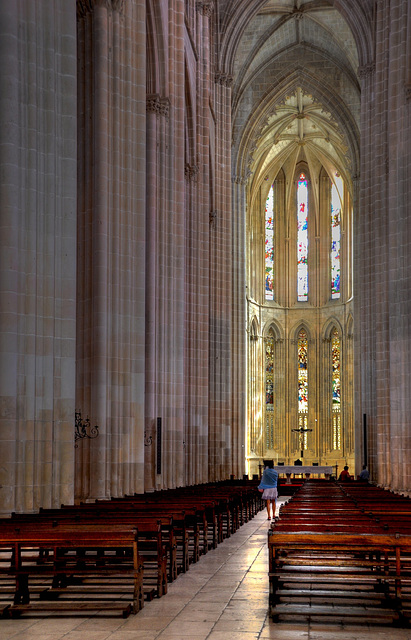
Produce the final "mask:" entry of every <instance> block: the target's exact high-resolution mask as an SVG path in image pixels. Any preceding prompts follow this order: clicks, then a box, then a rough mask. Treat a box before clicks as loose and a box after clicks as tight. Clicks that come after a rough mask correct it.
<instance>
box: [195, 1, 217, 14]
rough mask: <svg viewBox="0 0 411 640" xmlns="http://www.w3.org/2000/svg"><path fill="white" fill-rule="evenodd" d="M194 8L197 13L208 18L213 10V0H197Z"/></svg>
mask: <svg viewBox="0 0 411 640" xmlns="http://www.w3.org/2000/svg"><path fill="white" fill-rule="evenodd" d="M196 9H197V11H198V13H201V14H202V15H203V16H205V17H206V18H210V17H211V16H212V14H213V12H214V9H215V7H214V0H198V1H197V3H196Z"/></svg>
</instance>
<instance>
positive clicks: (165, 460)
mask: <svg viewBox="0 0 411 640" xmlns="http://www.w3.org/2000/svg"><path fill="white" fill-rule="evenodd" d="M169 27H170V28H169V31H168V40H167V44H168V55H167V56H166V61H165V64H167V69H166V71H165V76H166V78H167V82H166V86H165V87H164V91H165V96H166V97H167V98H168V100H169V102H170V109H169V121H168V122H167V126H166V127H165V129H164V135H163V136H162V141H161V145H162V146H161V145H160V160H159V163H160V166H159V171H160V173H159V175H160V179H161V188H160V195H159V200H158V209H157V211H158V217H157V227H156V233H157V248H158V260H159V261H158V265H157V269H158V271H157V279H156V282H155V287H156V331H157V338H156V363H155V366H156V372H155V376H156V395H157V411H158V413H157V417H158V418H161V434H162V435H161V450H160V449H158V451H157V456H158V464H157V466H158V469H157V470H158V471H159V472H160V473H158V474H156V483H157V487H158V488H163V487H175V486H182V485H183V484H184V426H183V425H184V415H183V414H184V261H185V253H184V196H185V186H184V2H183V0H175V2H173V3H170V8H169ZM165 96H164V97H165Z"/></svg>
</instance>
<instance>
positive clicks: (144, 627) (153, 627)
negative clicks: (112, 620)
mask: <svg viewBox="0 0 411 640" xmlns="http://www.w3.org/2000/svg"><path fill="white" fill-rule="evenodd" d="M173 620H175V617H174V616H173V617H171V616H168V615H161V616H155V617H150V618H143V617H140V615H139V614H137V615H136V616H133V617H132V618H128V619H127V623H126V624H124V626H123V629H125V630H126V631H133V630H135V629H138V630H141V631H157V632H160V631H162V630H163V629H165V627H167V625H169V624H170V622H173ZM86 640H88V638H86Z"/></svg>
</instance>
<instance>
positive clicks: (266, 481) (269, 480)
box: [258, 467, 278, 489]
mask: <svg viewBox="0 0 411 640" xmlns="http://www.w3.org/2000/svg"><path fill="white" fill-rule="evenodd" d="M277 479H278V473H277V471H275V469H270V468H269V467H267V469H264V472H263V477H262V478H261V482H260V484H259V485H258V488H259V489H275V487H276V486H277Z"/></svg>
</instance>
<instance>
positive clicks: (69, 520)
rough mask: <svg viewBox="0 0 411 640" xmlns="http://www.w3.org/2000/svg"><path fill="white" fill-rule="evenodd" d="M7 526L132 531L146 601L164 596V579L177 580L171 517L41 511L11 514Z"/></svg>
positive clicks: (166, 580) (165, 591)
mask: <svg viewBox="0 0 411 640" xmlns="http://www.w3.org/2000/svg"><path fill="white" fill-rule="evenodd" d="M11 522H13V523H18V525H19V526H21V525H22V524H23V523H25V524H26V525H27V526H30V525H31V526H33V527H34V526H37V524H39V523H41V522H47V523H49V525H50V524H51V526H52V527H53V528H54V529H55V528H57V527H65V528H68V527H71V528H73V527H75V526H84V527H91V526H93V525H94V526H96V527H100V529H101V530H105V529H106V528H107V527H112V526H114V525H116V526H120V527H126V528H131V529H132V528H135V529H136V530H137V531H138V542H139V553H140V558H141V561H142V563H143V565H144V593H145V594H146V598H147V599H152V598H153V597H154V596H157V597H161V596H162V595H164V594H165V593H167V582H168V579H167V576H168V578H169V579H175V578H176V577H177V564H176V563H177V555H176V540H175V536H174V529H173V520H172V518H171V516H164V517H163V518H161V517H160V516H159V515H158V514H155V515H154V516H153V515H151V516H150V515H147V517H137V516H136V515H135V514H133V513H131V512H126V513H123V512H121V513H120V512H119V513H116V514H115V515H113V513H106V512H102V511H98V510H97V509H93V508H91V509H90V510H84V511H82V510H79V509H77V508H76V507H73V508H72V509H43V510H41V511H40V513H39V514H30V515H20V514H13V516H12V518H11Z"/></svg>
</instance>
